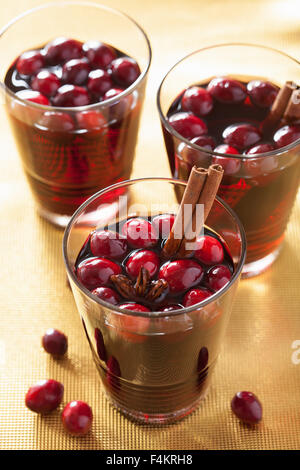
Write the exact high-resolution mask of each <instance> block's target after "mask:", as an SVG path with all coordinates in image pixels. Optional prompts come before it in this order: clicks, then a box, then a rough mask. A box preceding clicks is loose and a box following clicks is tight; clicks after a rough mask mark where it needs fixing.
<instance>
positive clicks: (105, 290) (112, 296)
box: [92, 287, 120, 305]
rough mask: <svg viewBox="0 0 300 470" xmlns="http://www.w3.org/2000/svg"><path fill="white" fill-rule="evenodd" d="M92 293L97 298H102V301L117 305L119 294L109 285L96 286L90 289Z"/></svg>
mask: <svg viewBox="0 0 300 470" xmlns="http://www.w3.org/2000/svg"><path fill="white" fill-rule="evenodd" d="M92 294H94V295H96V296H97V297H98V298H99V299H101V300H104V302H108V303H109V304H112V305H118V303H119V302H120V296H119V295H118V293H117V292H116V291H115V290H113V289H111V288H110V287H97V288H96V289H94V290H93V291H92Z"/></svg>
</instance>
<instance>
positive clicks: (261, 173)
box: [243, 144, 278, 186]
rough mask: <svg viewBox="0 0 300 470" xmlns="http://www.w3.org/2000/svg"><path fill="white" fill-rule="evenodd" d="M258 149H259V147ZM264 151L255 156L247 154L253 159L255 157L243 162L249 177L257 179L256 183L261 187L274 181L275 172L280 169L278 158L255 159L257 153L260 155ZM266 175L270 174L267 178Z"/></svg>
mask: <svg viewBox="0 0 300 470" xmlns="http://www.w3.org/2000/svg"><path fill="white" fill-rule="evenodd" d="M266 145H267V144H266ZM257 147H259V145H258V146H257ZM261 147H263V146H261ZM262 151H263V150H261V151H257V152H254V153H253V154H250V153H247V155H249V156H251V157H252V155H253V157H252V158H249V159H248V158H246V159H245V160H244V162H243V163H244V167H245V171H246V173H247V175H249V176H251V177H252V178H256V183H257V184H259V185H260V186H262V185H265V184H267V183H268V182H270V181H272V180H273V178H274V177H276V173H274V170H276V168H277V167H278V159H277V157H276V156H268V157H260V158H255V155H256V153H257V154H258V153H261V152H262ZM266 151H267V150H266ZM268 151H270V150H268ZM266 173H269V174H268V175H267V177H266ZM253 182H254V181H252V183H253Z"/></svg>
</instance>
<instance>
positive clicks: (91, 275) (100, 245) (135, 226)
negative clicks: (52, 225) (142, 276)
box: [76, 214, 232, 312]
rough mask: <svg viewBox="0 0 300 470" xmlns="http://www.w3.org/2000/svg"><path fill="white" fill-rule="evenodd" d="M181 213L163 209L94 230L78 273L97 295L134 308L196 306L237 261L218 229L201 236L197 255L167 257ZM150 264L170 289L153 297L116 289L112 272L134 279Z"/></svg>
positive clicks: (228, 276) (154, 274) (151, 270)
mask: <svg viewBox="0 0 300 470" xmlns="http://www.w3.org/2000/svg"><path fill="white" fill-rule="evenodd" d="M174 220H175V216H174V215H173V214H162V215H158V216H155V217H154V218H153V220H152V222H150V221H149V220H147V219H143V218H141V217H135V218H131V219H128V220H127V221H126V222H125V223H124V224H123V226H122V228H121V230H120V232H121V233H118V232H115V231H112V230H97V231H93V232H92V233H91V234H90V235H89V237H88V239H87V241H86V243H85V245H84V247H83V249H82V250H81V253H80V254H79V257H78V261H77V263H76V275H77V278H78V280H79V281H80V283H82V284H83V285H84V286H85V287H86V288H87V289H88V290H90V291H91V292H92V293H93V294H94V295H95V296H97V297H99V298H100V299H102V300H104V301H105V302H109V303H111V304H113V305H118V306H119V307H120V308H122V309H126V310H133V311H142V312H149V311H151V310H152V311H164V312H165V311H171V310H177V309H181V308H183V307H190V306H192V305H195V304H198V303H199V302H202V301H203V300H205V299H207V298H208V297H210V296H211V295H212V294H213V293H215V292H216V291H218V290H219V289H221V288H222V287H223V286H224V285H226V284H227V283H228V282H229V281H230V279H231V276H232V267H231V266H230V264H229V262H228V259H227V258H226V255H225V251H224V248H223V245H222V243H221V242H220V241H219V240H218V239H217V238H216V237H214V236H212V235H208V234H205V235H202V236H199V237H198V239H197V242H196V247H195V251H194V253H193V257H190V258H181V259H176V258H174V259H171V260H167V259H164V258H163V257H162V252H161V249H162V246H163V243H164V240H165V239H166V238H167V236H168V234H169V232H170V229H171V228H172V226H173V223H174ZM141 268H145V269H147V271H148V273H149V276H150V280H160V279H162V280H164V281H166V282H167V285H168V287H167V289H166V291H165V292H164V295H163V296H160V297H159V298H158V299H156V300H154V301H153V302H152V303H149V302H147V301H146V299H143V298H141V299H139V301H138V302H137V301H135V299H128V298H126V299H124V298H122V295H121V294H120V293H119V292H117V291H116V290H115V289H114V285H113V284H112V282H111V276H112V275H118V274H124V275H126V276H127V277H128V278H129V279H130V280H132V281H133V282H135V281H136V279H137V277H138V275H139V272H140V269H141Z"/></svg>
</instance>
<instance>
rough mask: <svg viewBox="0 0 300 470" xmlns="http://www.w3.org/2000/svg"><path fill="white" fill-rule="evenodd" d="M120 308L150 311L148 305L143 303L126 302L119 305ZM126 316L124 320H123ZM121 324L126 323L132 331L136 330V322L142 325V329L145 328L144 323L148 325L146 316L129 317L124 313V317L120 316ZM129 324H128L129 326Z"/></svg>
mask: <svg viewBox="0 0 300 470" xmlns="http://www.w3.org/2000/svg"><path fill="white" fill-rule="evenodd" d="M120 308H122V309H123V310H132V311H133V312H150V310H149V308H148V307H145V306H144V305H141V304H137V303H135V302H127V303H124V304H121V305H120ZM124 318H126V320H124ZM121 321H122V324H123V325H124V323H125V324H126V326H127V327H128V328H129V329H130V328H132V331H138V330H139V328H138V327H137V323H139V324H142V325H144V326H143V327H142V329H146V327H145V325H146V324H147V325H148V322H149V321H148V319H147V318H143V317H142V318H135V317H130V316H128V315H126V317H122V320H121ZM129 325H130V326H129Z"/></svg>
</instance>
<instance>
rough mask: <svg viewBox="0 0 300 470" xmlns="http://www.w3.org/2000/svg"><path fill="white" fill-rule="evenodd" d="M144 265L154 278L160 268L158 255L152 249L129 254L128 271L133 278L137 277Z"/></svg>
mask: <svg viewBox="0 0 300 470" xmlns="http://www.w3.org/2000/svg"><path fill="white" fill-rule="evenodd" d="M142 267H144V268H145V269H147V271H148V272H149V275H150V278H153V277H154V276H155V275H156V274H157V272H158V269H159V257H158V255H157V254H156V253H155V252H154V251H151V250H139V251H136V252H133V253H132V254H131V255H129V257H128V259H127V261H126V272H127V274H128V275H129V276H130V277H131V278H133V279H135V278H137V277H138V275H139V272H140V269H141V268H142Z"/></svg>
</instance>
